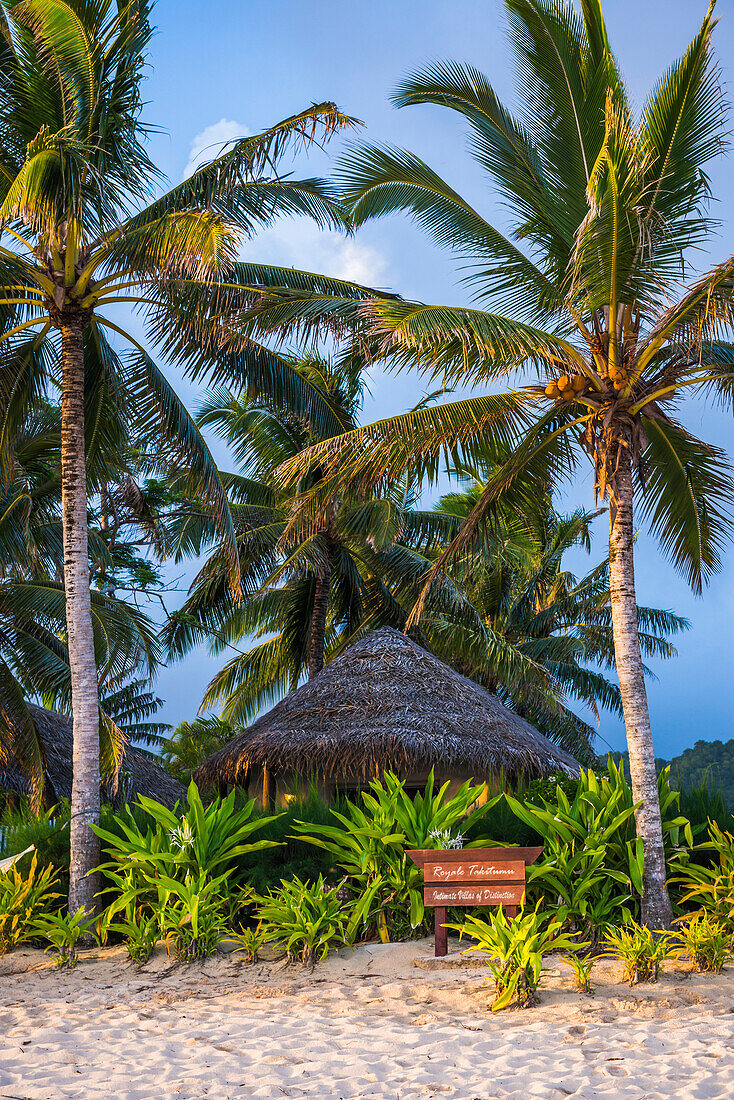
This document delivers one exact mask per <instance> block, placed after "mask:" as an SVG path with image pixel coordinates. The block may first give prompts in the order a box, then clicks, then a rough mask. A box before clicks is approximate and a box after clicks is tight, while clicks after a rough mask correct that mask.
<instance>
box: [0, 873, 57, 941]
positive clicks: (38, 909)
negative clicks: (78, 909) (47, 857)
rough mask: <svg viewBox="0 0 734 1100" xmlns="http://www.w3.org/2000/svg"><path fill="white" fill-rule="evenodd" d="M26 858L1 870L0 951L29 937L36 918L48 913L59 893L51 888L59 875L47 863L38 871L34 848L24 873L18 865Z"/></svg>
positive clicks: (52, 908)
mask: <svg viewBox="0 0 734 1100" xmlns="http://www.w3.org/2000/svg"><path fill="white" fill-rule="evenodd" d="M25 861H26V857H24V858H23V860H20V861H19V862H18V863H14V864H13V866H12V867H10V868H9V869H8V870H7V871H1V872H0V955H4V954H5V953H6V952H7V951H9V950H10V949H11V948H12V947H17V946H18V945H19V944H21V943H26V942H27V941H28V940H29V939H32V937H33V936H34V935H35V934H36V933H35V925H36V922H37V921H38V919H39V918H40V917H41V916H42V915H43V914H48V915H50V914H51V913H52V912H53V910H54V909H55V908H56V905H55V903H56V902H57V901H58V899H59V898H60V896H61V895H60V894H59V893H58V892H57V891H56V890H55V889H54V887H55V886H57V885H58V875H57V873H56V871H55V869H54V868H53V867H52V866H51V865H50V864H49V865H48V866H46V867H44V868H43V870H42V871H39V870H38V853H37V852H34V853H33V856H32V857H31V859H30V866H29V868H28V871H27V873H25V874H24V873H23V872H22V871H21V870H20V868H21V866H22V865H23V864H24V863H25Z"/></svg>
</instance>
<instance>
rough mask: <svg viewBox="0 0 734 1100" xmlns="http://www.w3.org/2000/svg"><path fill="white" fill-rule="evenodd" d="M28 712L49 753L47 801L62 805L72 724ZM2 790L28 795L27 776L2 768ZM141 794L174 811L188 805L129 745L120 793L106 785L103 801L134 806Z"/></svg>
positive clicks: (168, 778) (173, 783)
mask: <svg viewBox="0 0 734 1100" xmlns="http://www.w3.org/2000/svg"><path fill="white" fill-rule="evenodd" d="M28 709H29V710H30V712H31V715H32V717H33V721H34V723H35V725H36V729H37V730H38V736H39V738H40V740H41V743H42V744H43V748H44V752H45V765H44V772H45V782H46V787H45V792H46V793H45V797H46V801H50V802H58V801H59V799H62V798H71V780H72V746H73V736H72V726H71V721H70V720H69V719H68V718H67V717H66V716H65V715H63V714H59V713H58V712H57V711H55V710H46V709H44V707H36V706H32V705H31V706H29V708H28ZM0 790H5V791H9V792H12V793H15V794H25V793H26V791H27V786H26V781H25V777H24V776H23V773H22V772H21V771H20V770H19V769H18V768H13V767H10V768H7V769H5V770H3V769H1V768H0ZM139 794H144V795H147V796H148V797H149V798H155V799H156V800H157V801H158V802H162V803H163V804H164V805H165V806H168V807H169V808H170V809H173V806H174V803H176V802H185V799H186V791H185V790H184V788H183V787H182V786H181V784H180V783H179V782H178V780H177V779H174V778H173V776H172V775H169V774H168V772H166V771H164V770H163V768H162V767H161V766H160V765H159V764H156V762H155V761H154V760H151V759H150V757H149V756H146V755H145V753H142V752H138V750H137V749H134V748H132V747H131V746H130V745H128V747H127V748H126V749H125V755H124V757H123V761H122V767H121V769H120V779H119V782H118V788H117V792H116V793H115V792H113V791H112V789H111V788H110V786H109V784H103V785H102V797H103V799H104V800H105V802H113V803H114V804H116V805H119V804H121V803H122V802H134V801H135V799H136V798H137V796H138V795H139Z"/></svg>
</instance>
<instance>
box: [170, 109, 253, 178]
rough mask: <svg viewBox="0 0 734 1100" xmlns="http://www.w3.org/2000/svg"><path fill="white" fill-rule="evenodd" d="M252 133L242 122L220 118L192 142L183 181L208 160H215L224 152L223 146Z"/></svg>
mask: <svg viewBox="0 0 734 1100" xmlns="http://www.w3.org/2000/svg"><path fill="white" fill-rule="evenodd" d="M251 133H252V131H251V130H248V129H247V127H246V126H243V125H242V123H241V122H235V120H234V119H231V118H220V120H219V122H214V123H213V124H212V125H211V126H207V127H206V129H205V130H202V131H201V133H200V134H197V135H196V137H195V138H194V140H193V141H192V142H191V149H190V151H189V160H188V164H187V165H186V167H185V168H184V171H183V177H182V178H183V179H188V177H189V176H190V175H191V173H192V172H193V171H194V169H196V168H200V167H201V165H202V164H204V163H205V162H206V161H208V160H213V159H214V157H216V156H218V155H219V153H220V152H222V148H223V146H225V145H226V144H227V143H228V142H230V141H234V139H235V138H241V137H249V136H250V134H251Z"/></svg>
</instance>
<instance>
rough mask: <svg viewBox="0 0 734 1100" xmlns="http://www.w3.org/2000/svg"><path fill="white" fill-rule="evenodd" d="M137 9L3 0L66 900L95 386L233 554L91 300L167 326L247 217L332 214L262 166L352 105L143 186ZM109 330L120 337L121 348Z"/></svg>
mask: <svg viewBox="0 0 734 1100" xmlns="http://www.w3.org/2000/svg"><path fill="white" fill-rule="evenodd" d="M149 8H150V4H149V3H148V0H0V226H1V228H2V234H3V238H4V243H3V244H2V247H0V285H1V286H2V292H1V293H2V297H1V298H0V340H2V341H3V342H5V343H8V344H9V345H10V346H11V352H9V353H8V355H7V357H6V362H7V363H12V364H13V366H12V370H13V372H14V373H13V375H12V376H11V377H10V378H6V380H5V384H6V386H7V388H8V391H12V392H13V394H14V397H13V401H14V403H15V404H16V405H18V404H20V403H22V399H23V398H24V397H26V398H29V399H32V398H33V396H34V395H37V393H38V391H39V389H40V388H41V387H42V385H43V382H42V379H43V378H44V377H45V376H47V374H48V372H49V371H51V372H53V371H54V370H55V368H56V359H57V357H58V360H59V362H60V370H59V371H58V374H60V382H61V421H62V423H61V436H62V450H61V479H62V499H63V540H64V586H65V595H66V614H67V624H68V645H69V658H70V666H71V676H72V695H73V715H74V761H73V763H74V782H73V793H72V817H71V848H72V857H71V874H70V895H69V904H70V907H71V908H72V909H76V908H77V907H79V906H81V905H84V906H86V907H87V908H91V907H92V905H93V896H94V892H95V883H94V880H93V878H91V877H87V874H88V872H89V870H90V869H91V868H92V867H94V866H95V865H96V864H97V863H98V862H99V859H98V840H97V838H96V837H95V835H94V833H93V832H92V830H91V829H90V828H89V826H90V824H93V823H94V822H95V821H96V820H97V819H98V815H99V759H98V758H99V732H98V705H97V704H98V697H97V671H96V668H95V659H94V637H93V630H92V614H91V603H90V591H89V561H88V552H87V551H88V547H87V484H86V471H85V428H86V429H87V431H86V436H87V437H88V436H89V434H90V432H89V430H88V429H89V428H90V425H89V422H88V420H89V414H90V411H93V409H94V402H95V391H97V392H98V391H100V390H103V389H105V388H107V389H114V390H115V391H116V392H117V394H118V395H119V402H120V407H121V410H122V411H123V414H124V415H125V416H127V417H131V418H134V419H137V421H138V423H139V424H140V425H143V426H146V427H147V428H148V429H149V430H150V433H151V435H155V436H156V438H157V439H158V441H159V445H160V446H161V447H165V449H166V450H168V452H169V454H170V452H171V449H173V453H175V454H176V455H177V457H178V458H179V460H180V461H181V463H182V464H185V465H186V467H187V468H188V469H189V470H190V471H191V487H192V490H193V489H195V488H196V489H198V491H199V492H200V493H201V494H202V495H203V497H204V498H205V499H207V500H209V501H210V502H214V509H215V515H216V520H217V524H218V527H219V529H220V532H221V534H222V537H224V538H228V539H229V542H230V546H231V553H230V561H231V568H232V580H233V583H234V582H235V581H236V571H237V556H236V554H235V552H234V531H233V528H232V523H231V517H230V515H229V512H228V508H227V503H226V496H225V493H224V490H223V487H222V485H221V482H220V481H219V477H218V473H217V470H216V466H215V464H214V462H213V461H212V459H211V456H210V455H209V452H208V450H207V448H206V446H205V444H204V442H203V440H202V439H201V437H200V435H199V433H198V431H197V430H196V428H195V425H194V424H193V422H192V421H191V419H190V418H189V417H188V414H187V413H186V411H185V409H184V408H183V407H182V405H181V403H180V401H179V400H178V398H177V397H176V395H175V393H174V392H173V390H172V389H171V387H170V385H169V383H168V382H167V381H166V378H165V376H164V374H163V373H162V371H161V369H160V367H159V366H158V365H157V364H156V362H155V361H154V360H153V359H152V358H151V356H150V355H149V354H148V353H147V351H146V350H145V348H144V347H143V346H142V345H141V344H139V343H138V342H137V341H136V340H135V339H134V338H133V337H132V336H131V335H130V333H127V332H124V331H123V330H122V329H121V328H120V327H119V326H118V325H117V323H116V322H114V321H112V320H111V319H110V318H109V317H108V316H106V315H105V313H104V312H103V311H105V310H106V307H108V306H111V305H113V304H118V303H121V302H122V303H130V304H131V305H133V306H137V307H138V308H140V309H141V310H142V311H143V313H144V314H146V316H147V318H148V321H149V329H150V333H149V334H150V335H153V336H155V335H156V332H157V334H158V335H160V333H162V332H163V333H166V334H167V335H169V336H170V333H171V329H172V325H173V321H172V317H173V314H172V312H171V309H170V304H171V302H172V301H173V300H174V299H175V298H176V295H177V293H181V292H182V291H181V288H182V287H184V286H185V288H186V290H185V292H186V294H187V295H188V296H189V297H190V298H192V299H193V300H194V301H196V300H197V299H198V298H199V297H200V296H201V294H202V293H203V288H204V287H206V289H207V293H210V292H211V288H212V286H217V285H224V286H226V287H227V289H228V292H229V293H236V292H237V289H238V287H239V276H238V273H237V272H236V271H234V269H233V264H234V260H235V257H236V255H237V252H238V249H239V246H240V243H241V241H242V239H243V237H246V236H247V235H248V234H251V233H252V232H254V231H255V229H256V227H257V226H259V225H263V224H267V223H269V222H270V221H272V219H273V218H274V217H275V216H276V215H277V214H278V213H282V212H285V213H301V214H305V215H309V216H311V217H313V218H315V219H316V220H317V222H319V223H320V224H322V225H334V224H336V223H337V222H338V214H337V211H336V209H335V207H334V204H333V203H332V201H331V199H330V196H329V192H328V189H327V188H325V187H324V186H322V184H321V183H320V182H319V181H316V180H305V181H299V180H292V179H286V180H284V179H281V178H280V176H279V175H278V174H277V171H276V170H275V169H274V166H275V165H276V164H277V162H278V160H279V158H280V157H281V155H282V153H283V151H284V150H285V149H286V147H287V146H288V144H289V143H292V142H304V143H308V142H310V141H311V140H312V139H313V138H314V137H316V136H317V135H320V136H322V137H328V136H329V135H330V134H332V133H334V132H335V131H336V130H338V129H339V128H340V127H342V126H344V125H346V124H348V123H349V121H350V120H348V119H346V118H345V117H344V116H343V115H341V114H340V112H339V111H338V110H337V109H336V107H335V106H334V105H333V104H330V103H324V104H318V105H317V104H315V105H313V106H311V107H309V108H308V109H307V110H306V111H304V112H302V113H300V114H298V115H296V116H294V117H293V118H290V119H287V120H286V121H285V122H283V123H280V124H278V125H276V126H274V127H272V128H271V129H269V130H268V131H266V132H265V133H263V134H260V135H258V136H256V137H254V138H246V139H243V140H241V141H238V142H236V143H234V145H233V146H232V148H231V149H229V150H228V151H227V152H225V153H224V154H223V155H222V156H220V157H218V158H217V159H216V160H214V161H212V162H211V163H210V164H209V165H206V166H204V167H203V168H202V169H200V170H199V171H197V172H195V173H194V174H193V175H192V176H191V177H190V178H189V179H188V180H186V181H185V182H184V183H182V184H180V185H179V186H177V187H174V188H173V189H172V190H169V191H168V192H166V193H165V194H162V195H160V196H159V197H158V198H155V199H153V201H152V202H151V201H150V200H151V198H152V196H153V190H154V186H155V185H156V184H157V182H158V173H157V172H156V170H155V167H154V165H153V164H152V162H151V160H150V158H149V156H148V154H147V152H146V150H145V147H144V142H145V139H146V137H147V134H148V127H146V126H145V125H144V124H143V122H142V121H141V108H142V99H141V94H140V85H141V75H142V69H143V66H144V64H145V61H146V51H147V48H148V44H149V41H150V37H151V26H150V22H149ZM153 330H156V331H153ZM109 332H112V333H115V334H117V335H119V336H121V337H122V338H123V339H124V340H125V341H126V343H127V345H128V347H129V348H130V349H131V351H130V352H129V353H128V354H127V356H126V357H125V358H124V359H123V358H122V357H121V356H120V355H119V354H117V353H116V352H114V351H113V349H112V347H111V345H110V344H109V342H108V340H107V337H106V335H105V334H106V333H109ZM29 333H30V335H29ZM159 346H160V344H159ZM213 350H214V349H213V348H200V349H199V351H198V353H197V354H196V359H195V363H194V364H193V366H194V369H196V370H199V371H203V370H206V369H207V368H209V367H211V366H212V363H213V358H212V355H211V354H208V353H210V352H212V351H213ZM189 351H190V352H191V354H194V353H193V351H192V349H191V347H189ZM238 351H239V358H238V360H237V362H236V363H235V364H234V365H233V369H236V370H238V371H239V377H238V382H239V383H240V384H242V383H244V382H246V383H248V384H250V385H252V386H257V385H268V384H271V383H273V380H274V379H275V380H276V381H277V383H278V384H280V385H285V386H290V387H291V389H292V390H293V392H294V395H295V397H294V399H296V400H301V401H302V402H303V401H305V400H308V399H310V397H311V395H309V394H304V390H303V387H302V386H300V384H299V380H298V379H292V378H290V376H289V374H288V370H287V366H286V365H285V364H284V363H283V362H282V361H281V360H280V359H279V358H278V357H277V356H276V355H273V354H271V353H269V352H268V351H267V349H264V348H258V347H256V346H255V345H253V344H247V345H246V346H242V345H241V346H240V347H239V349H238ZM230 365H231V366H232V364H230ZM92 427H93V426H92Z"/></svg>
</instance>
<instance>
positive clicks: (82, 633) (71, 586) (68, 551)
mask: <svg viewBox="0 0 734 1100" xmlns="http://www.w3.org/2000/svg"><path fill="white" fill-rule="evenodd" d="M60 328H61V347H62V392H61V507H62V523H63V537H64V588H65V593H66V626H67V632H68V644H69V665H70V667H71V703H72V710H73V716H74V754H73V768H74V776H73V781H72V790H71V864H70V869H69V912H71V913H74V912H76V910H77V909H79V908H80V907H81V906H84V908H85V910H86V911H87V912H88V913H92V912H94V909H95V900H94V895H95V893H96V892H97V890H98V888H99V887H98V876H97V875H90V874H89V872H90V870H91V869H92V868H93V867H96V866H98V864H99V838H98V837H97V836H95V834H94V833H93V832H92V830H91V829H90V825H96V824H98V823H99V806H100V790H99V784H100V776H99V703H98V695H97V667H96V662H95V659H94V635H93V631H92V610H91V599H90V593H89V555H88V552H87V471H86V461H85V457H86V456H85V442H84V320H83V318H82V317H72V318H70V319H69V320H64V321H63V322H62V324H61V325H60Z"/></svg>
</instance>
